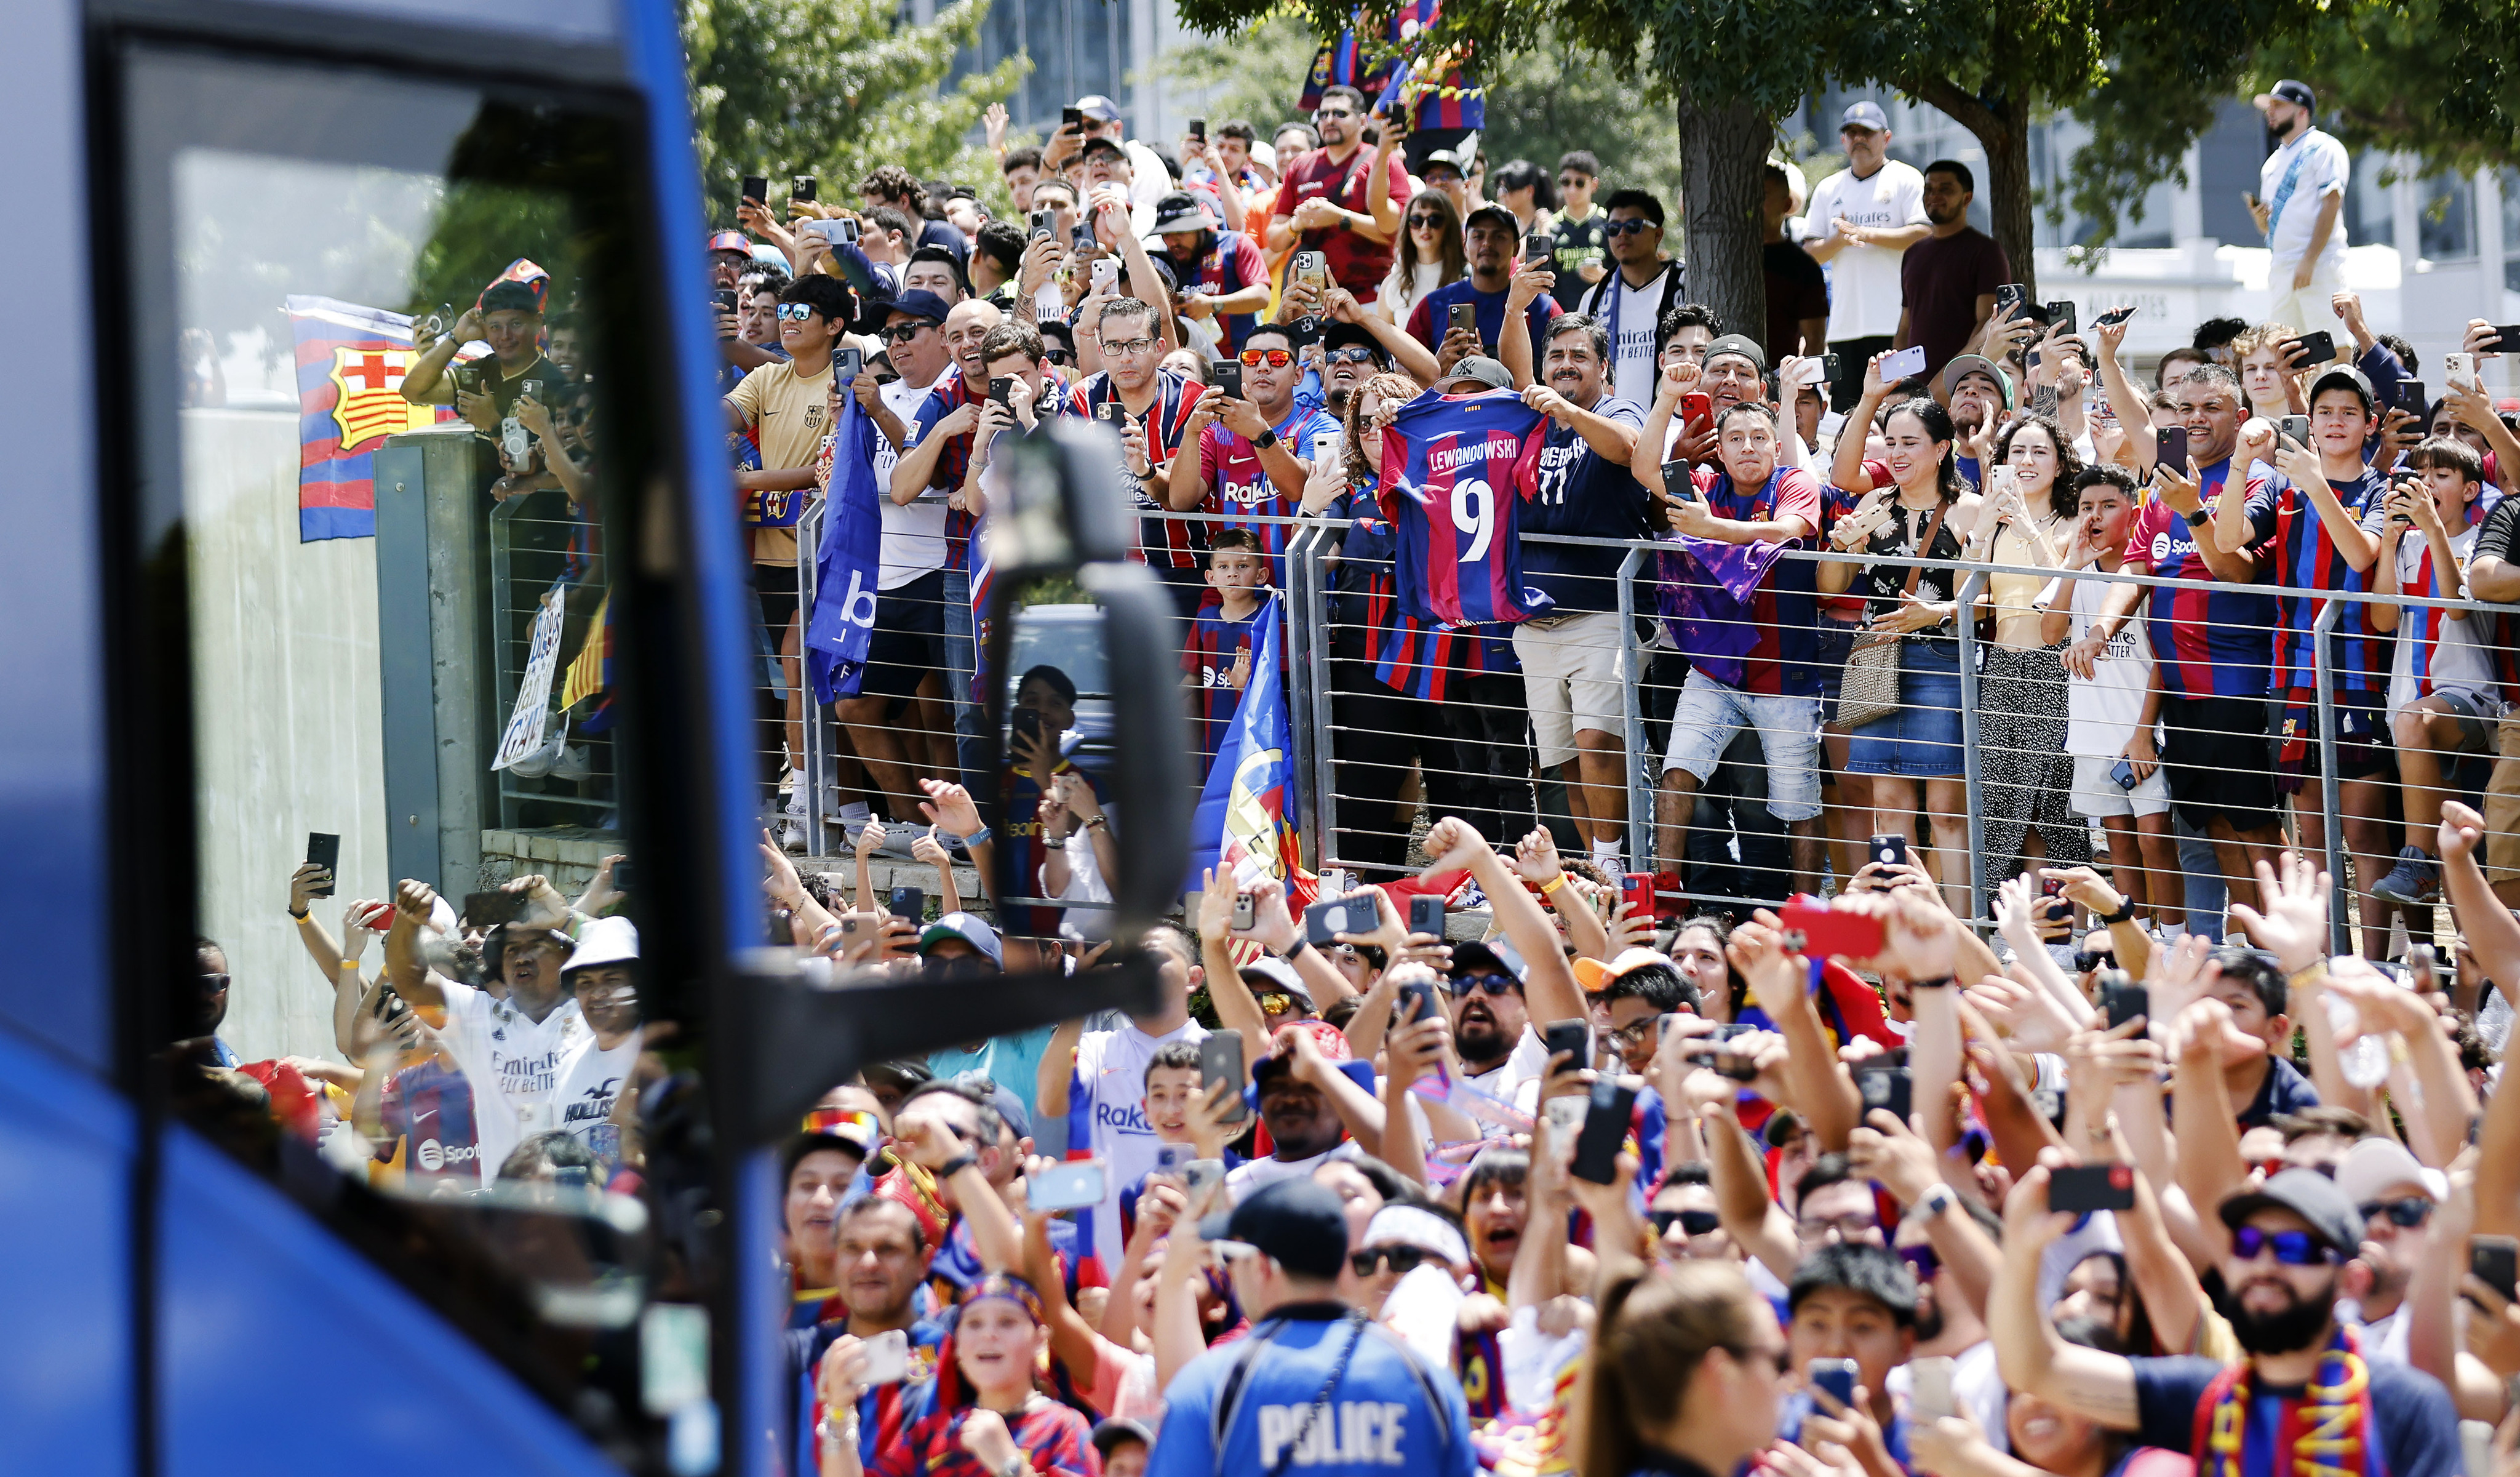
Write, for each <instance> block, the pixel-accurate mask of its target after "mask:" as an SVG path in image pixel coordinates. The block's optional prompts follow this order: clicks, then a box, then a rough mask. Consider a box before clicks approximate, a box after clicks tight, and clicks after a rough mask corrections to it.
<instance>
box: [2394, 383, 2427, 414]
mask: <svg viewBox="0 0 2520 1477" xmlns="http://www.w3.org/2000/svg"><path fill="white" fill-rule="evenodd" d="M2392 408H2393V409H2398V410H2404V411H2406V412H2408V414H2410V415H2417V416H2420V415H2422V414H2423V413H2424V412H2425V411H2427V410H2430V409H2432V408H2433V402H2432V399H2431V397H2430V395H2429V394H2428V393H2427V392H2426V391H2425V388H2424V382H2423V381H2421V380H2400V381H2399V382H2398V399H2397V403H2396V405H2394V406H2393V407H2392Z"/></svg>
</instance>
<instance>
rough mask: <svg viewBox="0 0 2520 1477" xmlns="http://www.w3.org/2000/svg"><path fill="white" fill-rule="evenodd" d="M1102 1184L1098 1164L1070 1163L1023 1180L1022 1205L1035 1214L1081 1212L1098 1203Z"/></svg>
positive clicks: (1039, 1172) (1102, 1191)
mask: <svg viewBox="0 0 2520 1477" xmlns="http://www.w3.org/2000/svg"><path fill="white" fill-rule="evenodd" d="M1105 1183H1106V1181H1105V1177H1104V1175H1103V1173H1102V1160H1100V1159H1076V1160H1070V1161H1068V1162H1067V1163H1065V1164H1057V1165H1053V1166H1051V1167H1050V1168H1049V1169H1046V1170H1040V1171H1037V1172H1035V1173H1034V1174H1031V1175H1028V1176H1026V1177H1024V1201H1025V1203H1026V1204H1028V1205H1030V1206H1031V1207H1032V1208H1033V1209H1034V1210H1037V1211H1081V1210H1083V1209H1085V1208H1086V1207H1087V1206H1089V1205H1101V1204H1102V1200H1103V1194H1104V1189H1105Z"/></svg>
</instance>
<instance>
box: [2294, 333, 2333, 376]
mask: <svg viewBox="0 0 2520 1477" xmlns="http://www.w3.org/2000/svg"><path fill="white" fill-rule="evenodd" d="M2292 342H2294V343H2295V344H2298V345H2300V346H2301V352H2302V360H2301V363H2302V367H2303V368H2305V369H2316V368H2318V366H2319V365H2321V364H2324V363H2326V362H2328V361H2329V360H2331V359H2333V358H2335V357H2336V336H2335V335H2334V334H2331V333H2329V332H2328V331H2327V330H2325V329H2323V328H2322V329H2320V330H2319V331H2318V332H2317V333H2315V334H2304V335H2302V336H2301V337H2300V338H2298V339H2295V340H2293V341H2292Z"/></svg>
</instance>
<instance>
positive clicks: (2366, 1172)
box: [2336, 1136, 2450, 1207]
mask: <svg viewBox="0 0 2520 1477" xmlns="http://www.w3.org/2000/svg"><path fill="white" fill-rule="evenodd" d="M2402 1184H2411V1185H2416V1186H2419V1187H2421V1188H2422V1190H2423V1192H2424V1193H2425V1194H2426V1195H2429V1196H2431V1197H2432V1198H2433V1199H2434V1200H2436V1201H2439V1200H2446V1199H2448V1198H2450V1181H2449V1179H2447V1178H2446V1177H2443V1175H2442V1172H2441V1171H2439V1170H2433V1169H2426V1168H2425V1167H2424V1166H2423V1165H2422V1164H2420V1163H2418V1162H2417V1161H2416V1159H2415V1156H2414V1155H2412V1154H2409V1153H2408V1152H2407V1146H2406V1145H2405V1144H2402V1143H2400V1142H2398V1141H2397V1140H2396V1139H2394V1138H2381V1137H2377V1136H2374V1137H2370V1138H2363V1139H2358V1140H2357V1141H2356V1142H2355V1145H2354V1147H2352V1148H2350V1149H2347V1150H2346V1151H2345V1157H2344V1158H2343V1159H2340V1160H2338V1161H2337V1162H2336V1189H2337V1192H2338V1193H2339V1194H2342V1195H2343V1196H2344V1197H2345V1198H2346V1199H2347V1200H2349V1201H2352V1202H2353V1203H2354V1204H2355V1205H2356V1206H2358V1207H2359V1206H2364V1205H2368V1204H2370V1203H2371V1202H2372V1201H2374V1200H2377V1199H2379V1198H2381V1197H2382V1196H2383V1195H2385V1194H2387V1193H2388V1192H2389V1190H2390V1189H2391V1188H2392V1187H2393V1186H2396V1185H2402Z"/></svg>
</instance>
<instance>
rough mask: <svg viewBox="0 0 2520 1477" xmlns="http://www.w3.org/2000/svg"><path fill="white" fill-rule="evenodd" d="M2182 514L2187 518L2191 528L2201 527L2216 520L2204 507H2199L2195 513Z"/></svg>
mask: <svg viewBox="0 0 2520 1477" xmlns="http://www.w3.org/2000/svg"><path fill="white" fill-rule="evenodd" d="M2180 516H2181V517H2183V518H2184V519H2186V520H2187V526H2188V527H2189V528H2191V529H2201V528H2203V527H2205V525H2207V524H2209V523H2211V522H2213V521H2214V515H2213V514H2212V513H2209V512H2207V511H2206V510H2205V509H2203V508H2198V509H2197V510H2196V511H2195V512H2193V513H2183V514H2181V515H2180Z"/></svg>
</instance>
